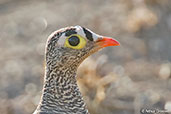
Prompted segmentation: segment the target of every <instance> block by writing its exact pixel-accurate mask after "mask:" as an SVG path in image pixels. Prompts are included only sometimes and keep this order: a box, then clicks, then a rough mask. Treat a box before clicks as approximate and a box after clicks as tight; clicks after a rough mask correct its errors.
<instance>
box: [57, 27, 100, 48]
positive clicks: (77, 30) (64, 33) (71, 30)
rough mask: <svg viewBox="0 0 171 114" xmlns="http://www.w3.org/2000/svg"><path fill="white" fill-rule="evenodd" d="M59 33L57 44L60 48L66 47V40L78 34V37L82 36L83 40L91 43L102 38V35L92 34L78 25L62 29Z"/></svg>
mask: <svg viewBox="0 0 171 114" xmlns="http://www.w3.org/2000/svg"><path fill="white" fill-rule="evenodd" d="M60 31H61V32H60ZM57 32H58V33H59V39H58V42H57V44H58V45H60V46H64V44H65V40H66V38H67V37H69V36H70V35H72V34H78V35H80V36H82V37H83V38H85V39H86V40H87V41H88V40H89V41H97V39H98V38H99V37H101V36H100V35H98V34H96V33H94V32H92V31H91V30H89V29H87V28H84V27H81V26H78V25H77V26H71V27H67V28H62V29H60V30H58V31H57Z"/></svg>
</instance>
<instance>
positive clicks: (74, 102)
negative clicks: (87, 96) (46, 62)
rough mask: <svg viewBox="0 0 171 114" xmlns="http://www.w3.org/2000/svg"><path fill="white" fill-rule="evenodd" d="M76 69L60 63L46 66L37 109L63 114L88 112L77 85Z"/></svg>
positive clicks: (85, 113) (84, 113) (83, 113)
mask: <svg viewBox="0 0 171 114" xmlns="http://www.w3.org/2000/svg"><path fill="white" fill-rule="evenodd" d="M52 67H54V68H52ZM76 70H77V68H74V67H67V68H65V67H62V66H60V65H59V66H58V65H57V66H46V70H45V79H44V88H43V93H42V97H41V101H40V104H39V106H38V108H37V110H39V111H42V112H43V111H45V110H46V111H47V110H48V111H49V112H50V113H51V112H52V113H55V112H56V113H59V112H61V113H64V114H65V112H67V113H71V114H72V113H81V114H87V113H88V110H87V109H86V106H85V103H84V101H83V99H82V95H81V93H80V91H79V88H78V86H77V81H76Z"/></svg>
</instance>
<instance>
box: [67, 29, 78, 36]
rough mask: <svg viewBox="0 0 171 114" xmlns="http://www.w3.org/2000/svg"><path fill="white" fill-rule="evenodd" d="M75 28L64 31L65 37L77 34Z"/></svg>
mask: <svg viewBox="0 0 171 114" xmlns="http://www.w3.org/2000/svg"><path fill="white" fill-rule="evenodd" d="M75 30H76V29H75V28H69V29H67V30H66V31H65V36H70V35H72V34H77V32H76V31H75Z"/></svg>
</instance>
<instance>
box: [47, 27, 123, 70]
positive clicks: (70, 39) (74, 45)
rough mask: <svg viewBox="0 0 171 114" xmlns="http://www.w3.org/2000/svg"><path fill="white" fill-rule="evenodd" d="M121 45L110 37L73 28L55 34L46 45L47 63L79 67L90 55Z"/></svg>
mask: <svg viewBox="0 0 171 114" xmlns="http://www.w3.org/2000/svg"><path fill="white" fill-rule="evenodd" d="M119 45H120V43H119V42H118V41H117V40H115V39H113V38H109V37H104V36H101V35H98V34H96V33H94V32H92V31H91V30H89V29H87V28H84V27H82V26H71V27H66V28H62V29H59V30H57V31H55V32H53V33H52V34H51V35H50V36H49V38H48V40H47V45H46V61H47V63H49V64H51V65H52V66H53V64H56V63H57V64H58V65H60V66H61V67H63V66H65V67H69V66H76V67H78V65H79V64H80V63H81V62H82V61H83V60H84V59H85V58H87V57H88V56H89V55H91V54H92V53H94V52H96V51H98V50H99V49H102V48H104V47H108V46H119Z"/></svg>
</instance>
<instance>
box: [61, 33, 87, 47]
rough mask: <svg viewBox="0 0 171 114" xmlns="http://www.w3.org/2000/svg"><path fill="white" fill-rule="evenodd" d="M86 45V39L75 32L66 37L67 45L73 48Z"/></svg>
mask: <svg viewBox="0 0 171 114" xmlns="http://www.w3.org/2000/svg"><path fill="white" fill-rule="evenodd" d="M85 45H86V40H85V39H84V38H83V37H82V36H80V35H78V34H73V35H71V36H69V37H68V38H66V40H65V45H64V46H65V47H68V48H72V49H82V48H84V47H85Z"/></svg>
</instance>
